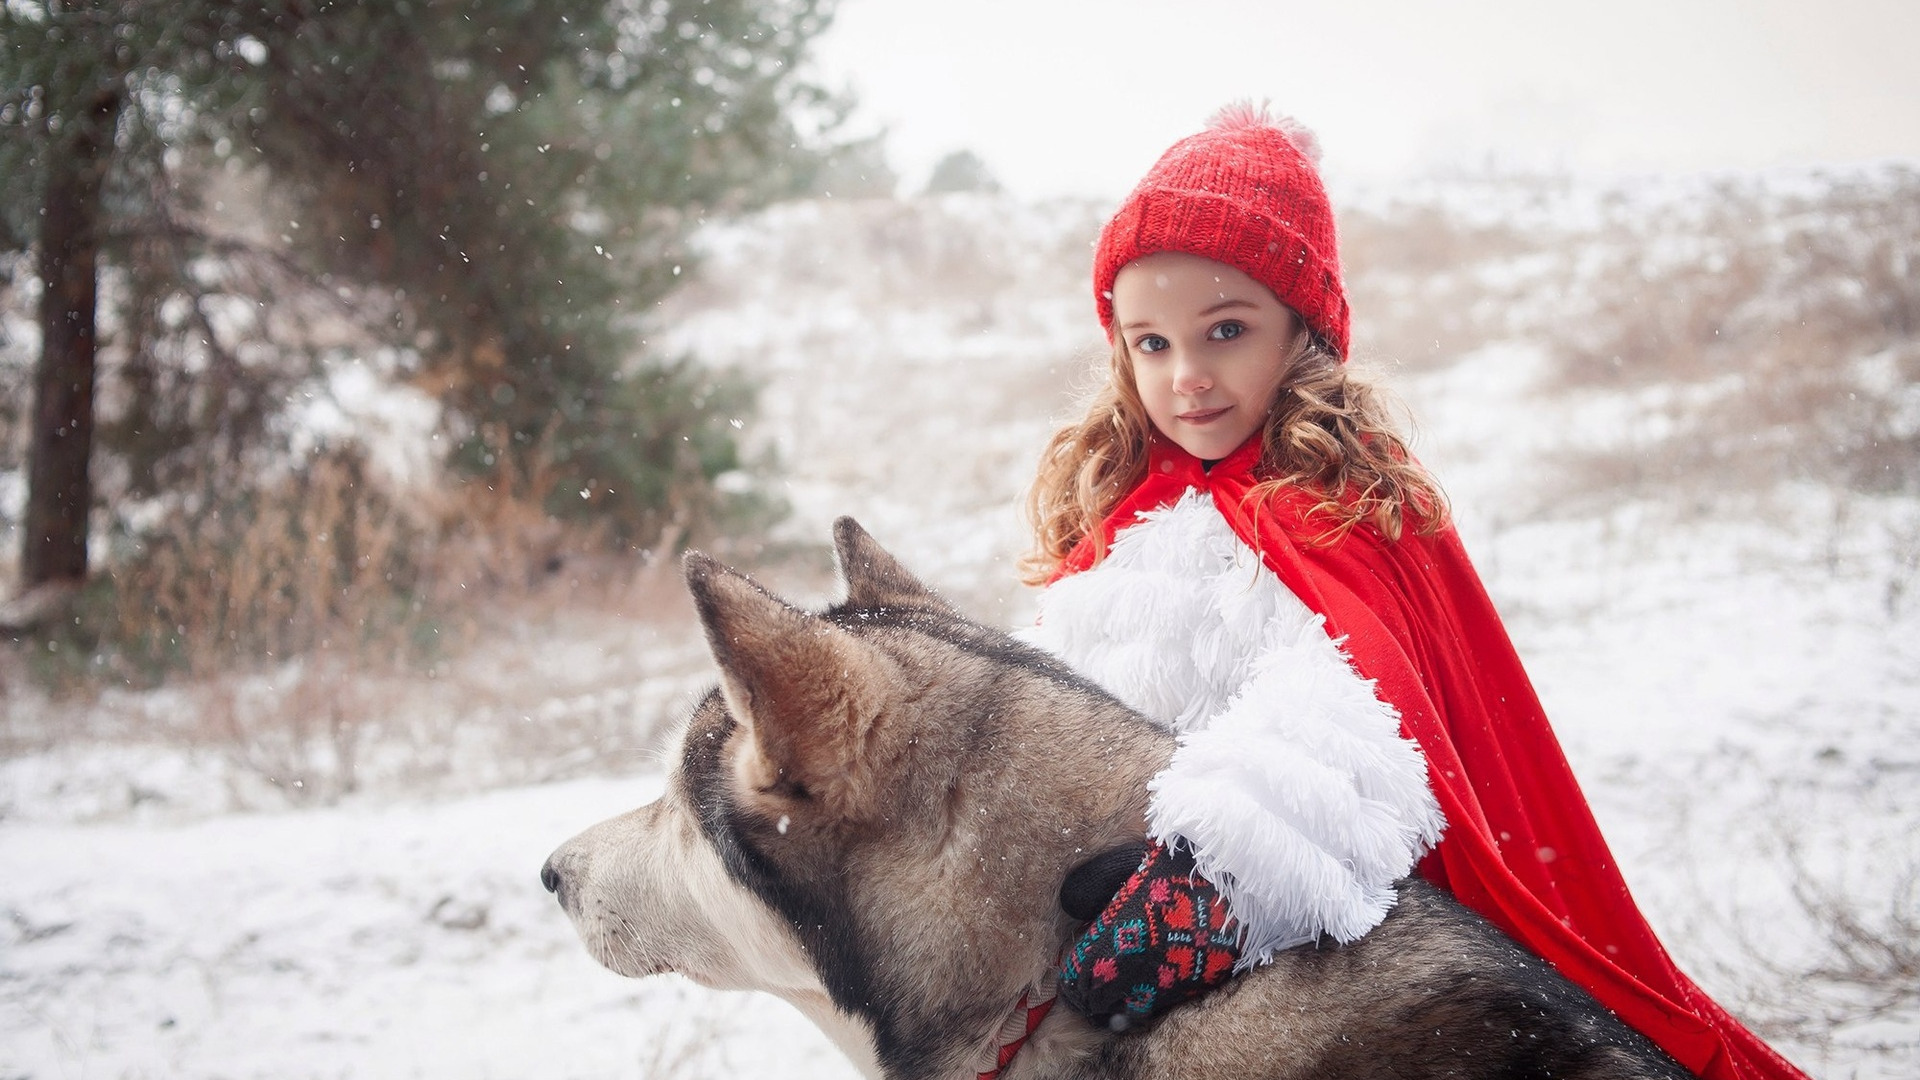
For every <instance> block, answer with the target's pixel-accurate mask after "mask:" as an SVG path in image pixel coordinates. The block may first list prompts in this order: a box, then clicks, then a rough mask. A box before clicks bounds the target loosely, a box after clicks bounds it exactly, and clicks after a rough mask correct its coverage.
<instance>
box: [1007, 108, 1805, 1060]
mask: <svg viewBox="0 0 1920 1080" xmlns="http://www.w3.org/2000/svg"><path fill="white" fill-rule="evenodd" d="M1316 158H1317V148H1316V147H1315V146H1314V144H1313V142H1312V140H1311V137H1310V136H1309V135H1307V134H1306V133H1305V132H1304V131H1303V130H1302V129H1300V128H1298V127H1297V126H1294V125H1292V124H1291V123H1289V122H1284V121H1282V122H1274V121H1270V120H1268V119H1267V118H1266V117H1265V116H1264V115H1262V114H1261V113H1259V112H1257V111H1255V110H1253V109H1250V108H1240V109H1234V110H1229V111H1227V112H1225V113H1223V114H1221V116H1219V117H1217V118H1216V119H1215V120H1214V122H1213V124H1212V125H1211V126H1210V127H1209V128H1208V130H1206V131H1203V132H1201V133H1200V134H1198V135H1194V136H1192V137H1190V138H1187V139H1184V140H1182V141H1180V142H1179V143H1176V144H1175V145H1174V146H1173V147H1172V148H1171V149H1170V150H1168V151H1167V153H1166V154H1165V155H1164V156H1163V157H1162V158H1161V159H1160V161H1159V162H1158V163H1157V164H1156V165H1155V166H1154V167H1153V169H1152V170H1151V171H1150V172H1149V173H1148V174H1147V176H1146V178H1145V179H1144V180H1142V181H1141V183H1140V185H1139V186H1138V187H1137V188H1136V189H1135V190H1134V191H1133V193H1132V194H1131V195H1130V196H1129V197H1128V198H1127V200H1126V202H1125V203H1124V204H1123V205H1122V206H1121V208H1120V210H1119V211H1118V212H1117V213H1116V214H1115V215H1114V217H1113V219H1112V220H1111V221H1109V222H1108V223H1107V225H1106V228H1105V229H1104V230H1103V231H1102V233H1101V236H1100V240H1099V244H1098V247H1097V249H1096V253H1095V257H1094V297H1095V303H1096V305H1097V307H1098V310H1099V315H1100V321H1101V324H1102V325H1103V326H1104V327H1105V328H1106V330H1107V333H1108V337H1109V339H1110V341H1111V342H1112V347H1113V354H1112V368H1111V381H1110V382H1109V384H1108V385H1107V386H1106V387H1104V389H1103V390H1102V391H1101V392H1100V394H1099V396H1098V397H1097V398H1096V400H1095V401H1094V403H1093V405H1092V407H1091V409H1090V410H1089V411H1088V413H1087V415H1086V416H1085V418H1083V419H1082V420H1081V421H1080V422H1078V423H1076V424H1073V425H1070V426H1069V427H1067V428H1065V429H1064V430H1062V431H1060V432H1059V433H1057V434H1056V435H1055V436H1054V438H1053V441H1052V443H1051V445H1050V446H1049V447H1048V449H1047V452H1046V454H1045V456H1044V458H1043V459H1042V462H1041V466H1040V473H1039V477H1038V479H1037V481H1036V482H1035V485H1034V488H1033V491H1032V493H1031V496H1030V500H1029V504H1030V505H1029V509H1030V512H1031V515H1032V517H1033V521H1034V525H1035V530H1036V539H1037V542H1036V549H1035V551H1034V553H1033V554H1032V556H1031V557H1030V559H1029V563H1028V565H1027V567H1026V569H1027V571H1028V573H1029V576H1030V580H1032V581H1033V582H1034V583H1041V582H1049V583H1050V584H1049V586H1048V588H1047V590H1046V592H1045V593H1043V594H1042V597H1041V620H1040V624H1039V626H1038V627H1037V628H1036V629H1035V631H1034V632H1033V637H1034V638H1035V639H1036V641H1037V643H1039V644H1041V645H1043V646H1045V647H1047V648H1049V649H1051V650H1053V651H1055V652H1057V653H1058V654H1060V655H1061V656H1062V657H1064V658H1065V659H1067V660H1068V661H1069V662H1070V663H1072V664H1073V665H1074V666H1075V667H1076V668H1077V669H1079V670H1080V671H1082V672H1083V673H1085V674H1086V675H1088V676H1089V677H1090V678H1093V679H1094V680H1095V681H1097V682H1099V683H1101V684H1102V685H1104V686H1105V687H1107V688H1108V689H1109V690H1110V691H1112V692H1113V693H1115V694H1116V696H1118V697H1120V698H1121V699H1122V700H1124V701H1126V702H1128V703H1129V704H1131V705H1133V706H1134V707H1136V708H1138V709H1140V710H1141V711H1142V712H1144V713H1146V714H1147V715H1148V716H1150V717H1152V718H1154V719H1156V720H1158V721H1160V722H1161V723H1163V724H1166V725H1167V726H1168V727H1169V728H1171V729H1172V730H1173V731H1174V732H1176V733H1177V734H1178V735H1179V745H1178V750H1177V751H1176V753H1175V755H1174V758H1173V761H1172V763H1171V765H1169V766H1168V768H1167V769H1166V770H1165V771H1164V772H1162V773H1161V774H1160V775H1159V776H1158V777H1157V778H1156V779H1155V781H1154V783H1153V785H1152V787H1153V790H1152V803H1151V810H1150V813H1149V819H1148V827H1149V832H1150V835H1151V837H1152V838H1153V840H1154V841H1155V846H1154V848H1153V849H1152V850H1151V851H1149V853H1148V855H1147V858H1146V860H1145V861H1144V862H1143V863H1142V864H1141V865H1140V867H1139V869H1138V870H1137V871H1135V873H1134V876H1133V877H1132V878H1131V879H1130V880H1129V881H1128V882H1127V883H1126V884H1125V885H1124V886H1123V887H1122V888H1121V889H1120V891H1119V892H1118V893H1117V894H1116V895H1115V896H1114V898H1113V900H1112V902H1111V903H1110V904H1108V905H1107V908H1106V910H1105V911H1104V912H1102V914H1101V916H1100V918H1099V919H1097V920H1096V921H1095V922H1094V924H1093V925H1092V926H1091V927H1090V928H1089V930H1088V932H1087V934H1086V935H1085V936H1084V937H1083V938H1082V939H1081V941H1080V942H1078V943H1077V944H1076V946H1075V948H1074V949H1073V950H1072V951H1071V952H1070V954H1069V956H1068V958H1067V959H1066V961H1065V962H1064V964H1063V976H1062V977H1063V982H1064V984H1065V985H1067V986H1069V987H1071V988H1072V990H1073V991H1074V995H1073V996H1072V997H1070V998H1069V1000H1072V1001H1074V1003H1075V1004H1076V1005H1077V1006H1078V1007H1080V1008H1082V1009H1083V1011H1084V1010H1088V1009H1091V1010H1092V1011H1094V1012H1096V1013H1100V1014H1105V1013H1112V1014H1114V1015H1115V1017H1117V1018H1118V1021H1119V1022H1124V1021H1125V1019H1126V1018H1128V1017H1131V1018H1132V1019H1133V1020H1135V1021H1138V1020H1141V1019H1144V1018H1146V1017H1148V1016H1151V1015H1152V1014H1153V1013H1154V1012H1155V1011H1157V1010H1158V1009H1160V1008H1164V1007H1166V1006H1167V1005H1169V1004H1171V1003H1173V1002H1175V1001H1177V1000H1179V999H1180V998H1181V997H1182V995H1188V996H1190V994H1191V992H1192V991H1193V990H1194V989H1195V988H1196V987H1203V986H1205V985H1209V984H1211V983H1212V982H1215V981H1218V980H1219V979H1221V978H1224V977H1225V976H1226V974H1227V973H1228V972H1229V971H1230V970H1234V969H1243V968H1245V967H1248V966H1251V965H1255V964H1259V963H1262V962H1264V961H1265V960H1267V959H1268V958H1270V957H1271V956H1272V954H1273V953H1274V951H1276V950H1279V949H1286V948H1292V947H1298V946H1302V945H1303V944H1306V945H1307V947H1311V945H1310V944H1307V943H1312V942H1315V941H1317V940H1319V939H1320V938H1321V937H1322V936H1328V937H1331V938H1332V939H1333V940H1335V941H1338V942H1347V941H1352V940H1354V939H1355V938H1357V937H1359V936H1360V935H1362V934H1364V933H1365V932H1366V931H1367V930H1369V929H1371V928H1372V927H1373V926H1375V925H1377V924H1378V923H1379V922H1380V920H1381V919H1383V918H1384V917H1385V916H1386V913H1387V911H1388V910H1389V908H1390V907H1391V905H1392V903H1393V900H1394V892H1393V882H1394V881H1395V880H1396V879H1398V878H1400V877H1402V876H1404V875H1406V874H1407V873H1409V872H1412V871H1414V870H1416V869H1417V870H1418V872H1419V873H1420V874H1422V875H1423V876H1424V877H1426V878H1427V879H1428V880H1430V881H1432V882H1434V883H1435V884H1437V885H1439V886H1441V887H1443V888H1447V889H1449V890H1451V891H1452V892H1453V894H1454V895H1455V896H1456V897H1458V898H1459V899H1460V900H1461V901H1463V902H1464V903H1466V904H1467V905H1468V906H1469V907H1472V908H1473V909H1475V910H1477V911H1479V912H1480V913H1481V914H1483V915H1485V916H1486V917H1487V918H1489V919H1491V920H1492V921H1493V922H1494V923H1496V924H1497V925H1499V926H1500V927H1501V928H1502V929H1503V930H1505V931H1506V932H1507V933H1508V934H1510V935H1512V936H1513V937H1514V938H1515V939H1517V940H1518V941H1520V942H1521V943H1522V944H1523V945H1525V946H1526V947H1528V948H1529V949H1532V950H1533V951H1534V952H1536V953H1538V954H1540V955H1541V956H1543V957H1545V958H1546V959H1547V960H1548V961H1550V962H1552V963H1553V964H1554V965H1555V966H1556V967H1557V968H1558V969H1559V970H1560V971H1561V972H1562V973H1564V974H1565V975H1567V976H1568V977H1569V978H1571V979H1572V980H1573V981H1575V982H1577V983H1579V984H1580V985H1581V986H1583V987H1585V988H1586V989H1587V990H1588V991H1589V992H1591V993H1592V994H1593V995H1594V996H1595V997H1596V998H1598V999H1599V1000H1600V1001H1601V1002H1602V1003H1603V1004H1605V1005H1607V1006H1608V1007H1610V1008H1611V1009H1613V1010H1614V1011H1615V1012H1616V1013H1618V1014H1619V1015H1620V1016H1621V1017H1622V1018H1623V1019H1624V1020H1626V1021H1627V1022H1628V1023H1629V1024H1631V1025H1632V1026H1634V1027H1635V1028H1637V1029H1639V1030H1640V1031H1641V1032H1643V1033H1645V1034H1646V1035H1647V1036H1648V1037H1649V1038H1651V1039H1652V1040H1653V1041H1654V1042H1655V1043H1657V1044H1659V1045H1660V1046H1661V1047H1662V1048H1664V1049H1665V1050H1666V1051H1667V1052H1668V1053H1669V1054H1671V1055H1672V1056H1673V1057H1674V1058H1675V1059H1676V1060H1678V1061H1679V1062H1680V1063H1681V1064H1682V1065H1684V1066H1685V1067H1687V1068H1688V1069H1690V1070H1692V1071H1694V1072H1695V1073H1698V1074H1699V1075H1701V1076H1703V1077H1709V1078H1714V1080H1722V1078H1726V1080H1732V1078H1747V1077H1783V1078H1784V1077H1798V1076H1800V1074H1799V1073H1798V1072H1797V1071H1796V1070H1795V1069H1794V1068H1793V1067H1792V1066H1791V1065H1789V1064H1788V1063H1787V1062H1786V1061H1785V1060H1783V1059H1782V1058H1780V1057H1779V1056H1778V1055H1777V1054H1775V1053H1774V1052H1773V1051H1772V1050H1770V1049H1769V1048H1768V1047H1767V1046H1766V1045H1765V1044H1763V1043H1762V1042H1760V1040H1759V1039H1757V1038H1756V1037H1755V1036H1754V1035H1753V1034H1751V1033H1750V1032H1748V1031H1747V1029H1746V1028H1744V1027H1742V1026H1741V1025H1740V1024H1739V1023H1738V1022H1737V1021H1736V1020H1734V1019H1733V1018H1732V1017H1731V1016H1729V1015H1728V1014H1727V1013H1726V1012H1725V1011H1724V1010H1722V1009H1721V1008H1720V1007H1719V1006H1718V1005H1717V1004H1715V1003H1714V1002H1713V1001H1712V1000H1711V999H1709V998H1708V997H1707V996H1706V995H1705V994H1704V993H1703V992H1702V991H1701V990H1700V989H1699V988H1698V987H1696V986H1695V985H1694V984H1693V983H1692V982H1691V981H1690V980H1689V979H1688V978H1687V977H1686V976H1685V975H1683V974H1681V973H1680V971H1679V970H1678V969H1677V968H1676V967H1675V966H1674V964H1673V962H1672V960H1671V959H1670V958H1669V957H1668V956H1667V954H1666V951H1665V950H1664V949H1663V948H1662V947H1661V945H1660V943H1659V942H1658V941H1657V940H1656V939H1655V937H1654V935H1653V932H1652V930H1651V929H1650V928H1649V927H1648V926H1647V923H1646V921H1645V920H1644V919H1643V918H1642V916H1641V915H1640V913H1639V911H1638V910H1637V909H1636V908H1635V906H1634V903H1633V899H1632V897H1631V896H1629V895H1628V892H1627V888H1626V885H1625V883H1624V882H1623V880H1622V879H1621V877H1620V873H1619V871H1618V869H1617V868H1616V866H1615V865H1614V861H1613V857H1612V856H1611V855H1610V854H1609V853H1608V850H1607V847H1606V844H1605V843H1604V842H1603V841H1602V839H1601V837H1600V833H1599V830H1598V828H1597V827H1596V825H1595V823H1594V820H1593V817H1592V814H1591V812H1590V811H1589V810H1588V809H1587V805H1586V801H1585V799H1584V798H1583V797H1582V796H1581V793H1580V788H1579V785H1578V784H1577V783H1576V782H1575V780H1574V778H1573V774H1572V772H1571V771H1570V770H1569V768H1568V766H1567V762H1566V759H1565V757H1564V756H1563V755H1562V753H1561V750H1560V747H1559V745H1558V743H1557V742H1556V741H1555V739H1554V736H1553V732H1552V730H1551V729H1550V728H1549V727H1548V724H1547V720H1546V717H1545V715H1544V714H1543V713H1542V711H1541V707H1540V703H1539V700H1538V699H1537V697H1536V696H1535V694H1534V691H1533V688H1532V686H1531V685H1530V684H1529V682H1528V680H1527V677H1526V674H1525V672H1524V671H1523V670H1522V669H1521V665H1520V661H1519V658H1518V657H1517V656H1516V655H1515V653H1514V650H1513V647H1512V645H1511V644H1510V643H1509V641H1508V639H1507V635H1506V631H1505V629H1504V628H1503V627H1502V625H1501V623H1500V619H1499V616H1498V614H1497V613H1496V612H1495V611H1494V608H1493V605H1492V604H1491V602H1490V601H1489V600H1488V598H1487V596H1486V593H1485V591H1484V589H1483V588H1482V586H1481V584H1480V581H1479V579H1478V577H1477V575H1476V574H1475V573H1474V571H1473V568H1472V566H1471V565H1470V564H1469V563H1468V561H1467V557H1466V555H1465V553H1464V552H1463V551H1462V549H1461V547H1460V543H1459V540H1458V539H1457V537H1456V536H1455V534H1454V532H1453V530H1452V528H1451V527H1450V525H1449V524H1448V520H1447V507H1446V502H1445V500H1444V498H1443V497H1442V495H1441V493H1440V491H1439V489H1438V488H1437V487H1436V486H1435V484H1434V481H1433V479H1432V478H1431V477H1430V476H1429V475H1428V474H1427V473H1426V472H1425V471H1424V470H1423V469H1421V467H1420V466H1419V464H1418V463H1417V462H1416V461H1415V460H1414V459H1413V457H1412V456H1411V454H1409V453H1408V451H1407V448H1406V444H1405V443H1404V441H1403V440H1402V439H1401V438H1400V437H1399V436H1398V435H1397V434H1395V431H1394V427H1393V425H1392V423H1391V422H1390V419H1389V417H1388V416H1387V414H1386V411H1385V408H1384V406H1383V404H1382V402H1381V401H1380V399H1379V398H1378V396H1377V395H1376V394H1375V393H1374V391H1373V390H1371V389H1370V388H1369V387H1368V385H1367V384H1366V383H1365V382H1364V381H1362V380H1361V379H1359V378H1357V377H1355V376H1353V375H1351V374H1350V373H1349V371H1348V369H1347V367H1346V366H1345V361H1346V357H1347V348H1348V310H1347V302H1346V294H1345V290H1344V288H1343V285H1342V282H1341V276H1340V265H1339V256H1338V252H1337V249H1336V244H1335V236H1334V223H1333V216H1332V212H1331V210H1330V208H1329V206H1328V203H1327V197H1326V192H1325V189H1324V188H1323V187H1322V185H1321V182H1320V177H1319V175H1318V172H1317V171H1316V167H1315V160H1316ZM1215 890H1217V895H1216V892H1215ZM1169 897H1171V898H1173V899H1172V900H1169ZM1222 899H1223V900H1224V902H1225V911H1224V912H1222V911H1221V910H1220V906H1221V905H1220V903H1219V901H1220V900H1222ZM1176 903H1177V905H1178V906H1179V910H1178V912H1177V913H1176V912H1175V907H1174V906H1173V905H1175V904H1176ZM1229 916H1230V917H1231V919H1232V920H1233V921H1232V923H1226V922H1225V920H1226V918H1227V917H1229ZM1156 920H1172V922H1177V923H1178V926H1172V924H1171V923H1170V924H1169V926H1168V927H1162V926H1159V925H1157V924H1156ZM1162 930H1166V931H1168V933H1167V934H1162V933H1161V931H1162ZM1174 931H1177V932H1174ZM1143 957H1144V958H1145V962H1146V964H1147V966H1146V967H1144V968H1142V967H1141V966H1140V965H1141V963H1142V958H1143ZM1129 964H1131V965H1132V966H1131V967H1129V966H1128V965H1129ZM1130 970H1131V971H1134V972H1139V971H1146V972H1149V973H1153V972H1157V977H1156V976H1155V975H1153V974H1148V975H1147V976H1146V977H1144V978H1141V977H1138V976H1136V975H1129V974H1127V972H1128V971H1130ZM1103 985H1106V986H1107V988H1108V989H1109V990H1110V991H1111V993H1110V994H1109V996H1108V997H1107V998H1106V999H1104V1000H1106V1001H1107V1002H1109V1003H1108V1004H1106V1005H1099V1004H1095V1003H1097V1002H1099V1001H1101V1000H1103V999H1102V998H1101V992H1102V987H1103ZM1067 996H1068V995H1065V994H1063V997H1067Z"/></svg>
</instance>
